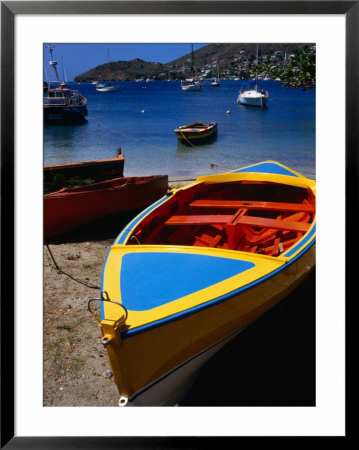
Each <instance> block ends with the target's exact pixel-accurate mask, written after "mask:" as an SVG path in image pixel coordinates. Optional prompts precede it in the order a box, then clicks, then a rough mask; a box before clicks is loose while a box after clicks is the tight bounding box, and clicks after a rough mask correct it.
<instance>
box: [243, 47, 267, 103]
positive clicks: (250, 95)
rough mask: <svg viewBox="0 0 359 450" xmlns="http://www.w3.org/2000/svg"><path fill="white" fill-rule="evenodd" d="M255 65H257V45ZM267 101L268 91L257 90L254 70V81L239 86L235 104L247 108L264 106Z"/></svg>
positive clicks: (256, 77) (256, 76) (256, 78)
mask: <svg viewBox="0 0 359 450" xmlns="http://www.w3.org/2000/svg"><path fill="white" fill-rule="evenodd" d="M257 64H258V45H257ZM268 99H269V94H268V91H265V90H263V89H262V90H258V71H257V70H256V75H255V79H254V80H251V81H249V82H244V83H242V84H241V87H240V90H239V95H238V98H237V103H240V104H242V105H247V106H259V107H261V108H263V107H264V106H266V104H267V102H268Z"/></svg>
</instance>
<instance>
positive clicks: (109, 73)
mask: <svg viewBox="0 0 359 450" xmlns="http://www.w3.org/2000/svg"><path fill="white" fill-rule="evenodd" d="M188 50H189V52H188V53H187V54H186V55H183V56H182V57H181V58H178V59H176V60H174V61H171V62H169V63H166V64H162V63H158V62H147V61H143V60H141V59H138V58H137V59H133V60H131V61H116V62H110V63H105V64H102V65H100V66H97V67H94V68H93V69H91V70H89V71H87V72H85V73H82V74H80V75H77V76H76V77H75V80H74V81H77V82H81V81H96V80H98V81H132V80H139V79H153V80H167V79H172V80H181V79H184V78H187V77H190V76H191V66H192V60H191V48H190V45H188ZM305 51H306V52H307V57H306V60H307V61H309V60H310V61H309V65H305V71H306V73H310V77H311V83H312V84H313V83H314V85H315V46H314V45H313V44H280V43H278V44H276V43H271V44H260V45H259V48H258V61H257V57H256V52H257V45H256V44H245V43H244V44H225V43H224V44H209V45H207V46H205V47H201V48H199V49H198V50H196V51H195V52H194V68H195V76H196V77H200V78H203V79H206V78H212V77H214V76H217V74H218V72H219V75H220V78H222V79H223V78H235V77H238V78H248V77H250V76H252V75H253V73H254V72H255V70H256V69H258V70H260V71H262V72H263V75H271V76H274V75H276V76H277V77H280V74H281V73H284V68H286V69H287V70H286V72H285V73H286V76H287V78H288V76H289V75H290V74H291V72H290V71H289V68H290V67H292V69H294V72H293V73H298V71H301V70H302V69H303V68H304V66H303V65H302V66H301V67H297V66H295V64H296V63H298V61H300V58H299V55H301V54H302V53H303V52H305ZM308 55H310V58H309V56H308ZM301 61H302V60H301ZM313 70H314V75H313ZM297 78H298V77H297ZM283 81H284V80H283ZM309 84H310V83H309ZM309 84H308V83H307V87H310V86H309ZM292 85H294V84H292Z"/></svg>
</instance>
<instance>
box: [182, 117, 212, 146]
mask: <svg viewBox="0 0 359 450" xmlns="http://www.w3.org/2000/svg"><path fill="white" fill-rule="evenodd" d="M217 131H218V125H217V123H216V122H211V123H210V124H208V125H206V124H204V123H202V122H196V123H192V124H190V125H183V126H181V127H178V128H176V129H175V130H174V132H175V133H176V136H177V137H178V140H179V141H180V142H182V143H183V144H185V145H197V144H202V143H203V142H208V141H210V140H212V139H214V138H215V137H216V136H217Z"/></svg>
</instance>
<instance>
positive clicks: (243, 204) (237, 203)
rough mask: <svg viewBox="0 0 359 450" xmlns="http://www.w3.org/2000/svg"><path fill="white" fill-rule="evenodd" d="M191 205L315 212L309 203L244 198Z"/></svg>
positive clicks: (207, 201) (202, 201) (196, 201)
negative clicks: (261, 200)
mask: <svg viewBox="0 0 359 450" xmlns="http://www.w3.org/2000/svg"><path fill="white" fill-rule="evenodd" d="M189 206H191V207H197V208H229V209H234V208H236V209H239V208H246V209H255V210H258V211H261V210H266V211H294V212H296V211H298V212H299V211H305V212H311V213H313V212H314V205H311V204H309V203H280V202H257V201H251V200H249V201H244V200H210V199H209V200H194V201H193V202H191V203H190V205H189Z"/></svg>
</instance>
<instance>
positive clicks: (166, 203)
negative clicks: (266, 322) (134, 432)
mask: <svg viewBox="0 0 359 450" xmlns="http://www.w3.org/2000/svg"><path fill="white" fill-rule="evenodd" d="M315 196H316V184H315V181H314V180H311V179H308V178H306V177H305V176H303V175H301V174H300V173H298V172H296V171H295V170H292V169H290V168H288V167H286V166H284V165H282V164H280V163H278V162H275V161H271V160H269V161H263V162H260V163H257V164H254V165H251V166H247V167H243V168H240V169H237V170H234V171H232V172H227V173H223V174H218V175H210V176H202V177H199V178H198V179H197V180H196V181H195V182H194V183H193V184H191V185H188V186H185V187H183V188H180V189H177V190H172V191H171V192H168V193H167V194H166V195H165V196H164V197H162V198H161V199H159V200H158V201H157V202H155V203H154V204H152V205H151V206H149V207H148V208H147V209H146V210H144V211H143V212H141V213H140V214H139V215H138V216H137V217H135V218H134V219H133V220H132V221H131V222H130V223H129V224H128V225H127V226H126V227H125V228H124V229H123V230H122V231H121V233H120V234H119V235H118V237H117V238H116V239H115V241H114V243H113V245H112V247H111V248H110V251H109V253H108V255H107V257H106V261H105V263H104V267H103V272H102V279H101V294H100V297H99V298H93V299H90V300H89V302H88V308H89V311H90V312H91V314H92V315H93V316H94V317H95V318H96V319H97V320H98V322H99V324H100V328H101V335H102V337H101V342H102V344H103V345H104V346H105V347H106V349H107V353H108V356H109V360H110V363H111V366H112V372H113V375H114V379H115V382H116V384H117V387H118V391H119V405H120V406H126V405H127V406H157V405H173V404H176V403H177V402H178V401H179V400H180V399H181V398H182V397H183V395H184V393H185V391H186V389H188V386H189V385H190V384H191V381H192V380H193V377H194V376H195V374H196V372H197V371H198V370H199V369H200V368H201V367H202V366H203V364H204V363H205V362H206V361H207V360H208V359H209V358H210V357H211V356H213V355H214V354H215V353H216V352H217V351H218V350H219V349H220V348H222V347H223V346H224V345H225V344H226V343H227V342H229V341H230V340H231V339H232V338H233V337H234V336H236V335H237V334H238V333H240V331H241V330H243V329H244V328H245V327H247V326H248V325H250V324H251V323H252V322H253V321H254V320H256V319H257V318H258V317H259V316H261V315H262V314H263V313H265V312H266V311H267V310H268V309H270V308H271V307H273V306H274V305H275V304H276V303H277V302H279V301H280V300H281V299H283V298H284V297H285V296H286V295H288V294H289V293H290V292H291V291H292V290H293V289H294V288H295V287H296V286H297V285H298V284H299V283H300V282H301V281H302V280H303V279H304V278H305V277H306V276H307V275H308V273H309V272H310V271H311V270H312V269H313V268H314V266H315V240H316V213H315V211H316V208H315ZM97 304H99V305H100V312H99V315H97V314H96V310H95V305H97ZM218 382H219V383H225V382H226V381H225V380H223V379H221V378H220V377H219V380H218Z"/></svg>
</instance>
